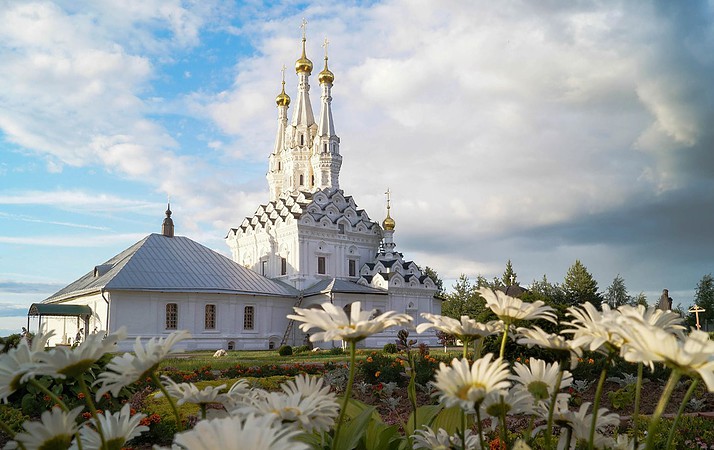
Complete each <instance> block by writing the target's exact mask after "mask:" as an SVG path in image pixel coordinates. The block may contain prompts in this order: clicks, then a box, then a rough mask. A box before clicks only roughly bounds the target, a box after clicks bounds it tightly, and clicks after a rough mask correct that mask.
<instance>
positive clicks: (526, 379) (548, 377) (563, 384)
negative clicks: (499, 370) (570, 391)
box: [511, 358, 573, 401]
mask: <svg viewBox="0 0 714 450" xmlns="http://www.w3.org/2000/svg"><path fill="white" fill-rule="evenodd" d="M513 370H514V372H515V375H511V379H512V380H513V381H515V382H516V383H519V384H520V385H522V386H523V387H524V388H525V389H526V390H527V391H528V392H529V393H530V394H531V395H532V396H533V398H534V399H535V400H536V401H538V400H545V399H548V398H550V397H551V396H552V395H553V390H554V389H555V385H556V383H557V382H558V376H559V374H560V365H559V364H558V363H557V362H555V363H552V364H551V363H547V364H546V362H545V361H543V360H541V359H536V358H531V359H530V362H529V366H526V365H525V364H521V363H519V362H516V363H515V364H514V365H513ZM572 382H573V376H572V374H571V373H570V372H568V371H567V370H566V371H563V375H562V379H561V380H560V386H559V387H558V390H560V389H562V388H567V387H568V386H570V385H571V384H572Z"/></svg>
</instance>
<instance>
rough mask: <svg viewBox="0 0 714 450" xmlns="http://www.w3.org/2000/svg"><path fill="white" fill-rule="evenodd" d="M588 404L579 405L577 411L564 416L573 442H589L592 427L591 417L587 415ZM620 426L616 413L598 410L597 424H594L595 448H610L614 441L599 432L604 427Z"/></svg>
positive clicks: (602, 409)
mask: <svg viewBox="0 0 714 450" xmlns="http://www.w3.org/2000/svg"><path fill="white" fill-rule="evenodd" d="M589 408H590V402H585V403H583V404H582V405H580V409H578V410H577V411H569V412H567V413H566V414H565V416H566V420H567V422H568V426H569V427H570V429H571V430H573V437H572V438H573V440H574V441H585V442H587V441H589V440H590V429H591V425H592V420H593V415H592V413H588V409H589ZM619 424H620V416H619V415H618V414H616V413H609V414H608V413H607V409H605V408H600V409H599V410H598V414H597V422H596V424H595V442H594V444H595V447H596V448H608V447H612V445H613V444H614V440H613V439H612V438H610V437H607V436H604V435H603V434H602V433H601V430H602V429H603V428H605V427H609V426H616V425H619Z"/></svg>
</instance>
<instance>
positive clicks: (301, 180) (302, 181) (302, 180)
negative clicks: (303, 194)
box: [300, 174, 305, 186]
mask: <svg viewBox="0 0 714 450" xmlns="http://www.w3.org/2000/svg"><path fill="white" fill-rule="evenodd" d="M304 184H305V176H304V175H303V174H300V186H302V185H304Z"/></svg>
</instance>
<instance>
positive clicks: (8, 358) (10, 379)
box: [0, 331, 54, 402]
mask: <svg viewBox="0 0 714 450" xmlns="http://www.w3.org/2000/svg"><path fill="white" fill-rule="evenodd" d="M53 335H54V332H53V331H51V332H49V333H46V334H37V335H36V336H35V337H34V338H33V339H32V345H30V344H28V343H27V339H21V340H20V343H19V344H18V345H17V347H15V348H11V349H9V350H8V351H7V353H2V354H0V400H2V401H3V402H6V401H7V398H8V397H9V396H10V395H12V393H13V392H15V391H16V390H17V389H18V388H19V387H20V386H21V385H22V384H23V383H24V382H25V381H27V378H29V377H31V376H32V373H33V372H34V370H35V368H36V366H37V363H38V362H39V358H38V357H39V355H41V354H43V353H45V344H46V343H47V341H48V340H49V338H51V337H52V336H53Z"/></svg>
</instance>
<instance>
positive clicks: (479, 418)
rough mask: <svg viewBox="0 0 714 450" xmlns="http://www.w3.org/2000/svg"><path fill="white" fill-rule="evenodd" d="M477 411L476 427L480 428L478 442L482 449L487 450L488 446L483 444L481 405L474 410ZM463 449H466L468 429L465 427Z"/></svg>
mask: <svg viewBox="0 0 714 450" xmlns="http://www.w3.org/2000/svg"><path fill="white" fill-rule="evenodd" d="M474 409H475V410H476V427H477V428H478V440H479V443H480V444H481V447H480V448H487V447H486V444H485V443H484V442H483V425H482V424H481V404H477V405H476V406H475V408H474ZM462 445H463V448H464V449H465V448H466V427H464V439H463V443H462Z"/></svg>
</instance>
